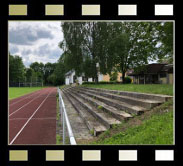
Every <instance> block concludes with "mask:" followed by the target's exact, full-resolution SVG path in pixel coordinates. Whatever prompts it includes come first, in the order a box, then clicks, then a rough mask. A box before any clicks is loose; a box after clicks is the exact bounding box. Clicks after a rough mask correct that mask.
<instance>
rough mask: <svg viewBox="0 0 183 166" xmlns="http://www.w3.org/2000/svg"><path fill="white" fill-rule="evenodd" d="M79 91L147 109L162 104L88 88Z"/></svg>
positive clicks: (81, 88)
mask: <svg viewBox="0 0 183 166" xmlns="http://www.w3.org/2000/svg"><path fill="white" fill-rule="evenodd" d="M78 89H80V90H83V91H85V92H89V93H93V94H96V95H99V96H104V97H108V98H111V99H115V100H119V101H122V102H126V103H128V104H132V105H138V106H141V107H145V108H147V109H150V108H153V107H155V106H158V105H160V104H161V103H162V102H161V101H155V100H147V99H138V98H134V97H129V96H123V95H118V94H112V93H107V92H102V91H98V90H95V89H87V88H83V87H78Z"/></svg>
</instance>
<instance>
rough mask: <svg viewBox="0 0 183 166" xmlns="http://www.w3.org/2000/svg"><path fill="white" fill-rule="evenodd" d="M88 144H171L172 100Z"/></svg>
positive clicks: (115, 127)
mask: <svg viewBox="0 0 183 166" xmlns="http://www.w3.org/2000/svg"><path fill="white" fill-rule="evenodd" d="M88 144H156V145H157V144H161V145H172V144H173V100H170V101H168V102H166V103H164V104H163V105H161V106H159V107H157V108H154V109H153V110H151V111H148V112H146V113H145V114H144V115H141V116H136V117H135V118H133V119H131V120H129V121H128V122H126V123H125V122H123V123H122V124H120V125H118V126H114V127H113V128H112V129H109V130H107V131H106V132H104V133H103V134H101V135H100V136H99V138H96V139H95V140H93V141H92V142H89V143H88Z"/></svg>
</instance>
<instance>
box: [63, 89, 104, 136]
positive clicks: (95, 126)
mask: <svg viewBox="0 0 183 166" xmlns="http://www.w3.org/2000/svg"><path fill="white" fill-rule="evenodd" d="M63 93H64V94H65V96H66V97H67V98H68V100H69V101H70V103H71V104H72V106H73V107H74V108H75V110H76V111H77V112H78V113H79V115H80V116H81V117H82V119H83V120H84V122H85V124H86V125H87V127H88V129H89V131H90V133H91V134H93V135H94V136H98V135H99V134H100V133H102V132H104V131H106V130H107V128H106V127H105V126H104V125H103V124H101V123H99V122H98V121H96V119H95V118H94V117H93V116H92V115H91V114H90V113H89V112H88V111H86V109H85V108H83V107H82V106H81V105H80V103H79V102H78V101H77V100H76V99H75V98H73V96H72V95H71V94H70V93H68V92H67V91H63Z"/></svg>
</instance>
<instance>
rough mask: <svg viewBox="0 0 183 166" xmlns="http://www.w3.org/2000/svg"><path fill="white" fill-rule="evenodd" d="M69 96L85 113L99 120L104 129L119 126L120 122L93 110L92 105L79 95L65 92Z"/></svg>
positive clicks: (100, 111)
mask: <svg viewBox="0 0 183 166" xmlns="http://www.w3.org/2000/svg"><path fill="white" fill-rule="evenodd" d="M67 92H68V93H70V94H71V96H72V97H74V98H75V99H76V100H77V101H78V102H79V103H80V105H82V106H83V107H84V108H85V109H87V111H88V112H89V113H90V114H91V115H93V116H94V117H95V118H96V119H97V120H99V121H100V122H101V123H102V124H103V125H104V126H105V127H106V128H111V127H112V125H115V124H120V123H121V122H120V121H119V120H117V119H115V118H113V117H112V116H111V115H110V114H108V113H106V112H104V111H102V110H100V109H97V108H95V107H94V106H93V105H91V104H90V103H88V102H87V101H86V100H85V99H83V97H81V95H78V94H77V93H76V92H74V91H72V92H71V91H67Z"/></svg>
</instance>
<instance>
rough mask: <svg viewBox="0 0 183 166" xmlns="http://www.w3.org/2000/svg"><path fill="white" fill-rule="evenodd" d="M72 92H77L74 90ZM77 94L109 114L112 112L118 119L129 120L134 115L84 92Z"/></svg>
mask: <svg viewBox="0 0 183 166" xmlns="http://www.w3.org/2000/svg"><path fill="white" fill-rule="evenodd" d="M72 93H75V92H74V91H72ZM77 96H79V97H80V98H82V99H84V100H86V101H88V102H89V103H91V104H92V105H94V106H95V107H96V108H100V107H101V110H102V111H104V112H107V113H108V114H110V115H111V116H113V117H114V118H116V119H118V120H120V121H121V120H128V119H130V118H132V117H133V116H132V115H130V114H129V113H126V112H125V111H121V110H118V109H116V108H115V107H111V106H109V105H107V104H105V103H103V102H101V101H98V100H96V99H94V98H91V97H89V96H87V95H84V94H80V93H77Z"/></svg>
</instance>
